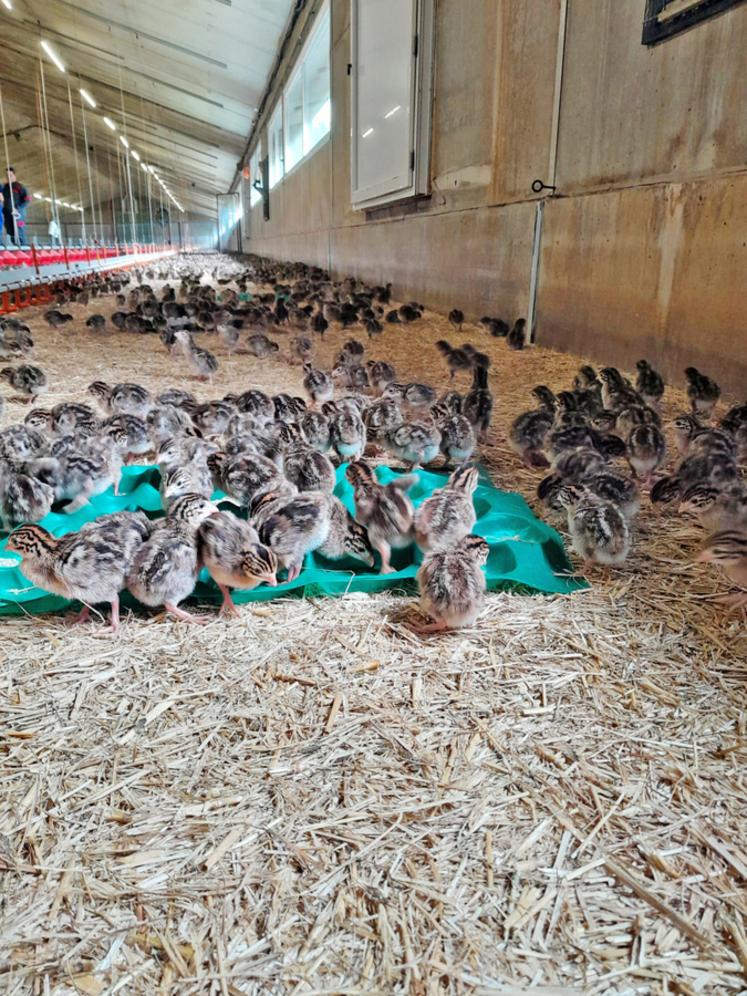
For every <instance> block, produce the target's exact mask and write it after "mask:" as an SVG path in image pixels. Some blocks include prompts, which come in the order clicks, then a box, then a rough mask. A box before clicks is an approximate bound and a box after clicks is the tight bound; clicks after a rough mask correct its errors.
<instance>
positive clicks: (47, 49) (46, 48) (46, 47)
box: [41, 41, 65, 73]
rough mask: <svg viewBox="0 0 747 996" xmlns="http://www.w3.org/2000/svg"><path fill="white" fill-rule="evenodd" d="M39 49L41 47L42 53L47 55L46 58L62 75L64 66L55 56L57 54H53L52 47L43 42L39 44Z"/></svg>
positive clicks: (57, 56)
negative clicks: (47, 57)
mask: <svg viewBox="0 0 747 996" xmlns="http://www.w3.org/2000/svg"><path fill="white" fill-rule="evenodd" d="M41 47H42V48H43V49H44V51H45V52H46V53H47V55H48V56H49V58H50V59H51V60H52V62H53V63H54V64H55V66H57V68H58V69H59V71H60V72H61V73H64V72H65V67H64V65H63V64H62V60H61V59H60V57H59V55H57V53H56V52H55V50H54V49H53V48H52V46H51V45H50V44H49V42H45V41H43V42H42V43H41Z"/></svg>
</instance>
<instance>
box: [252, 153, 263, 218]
mask: <svg viewBox="0 0 747 996" xmlns="http://www.w3.org/2000/svg"><path fill="white" fill-rule="evenodd" d="M260 156H261V150H260V146H259V145H257V148H256V149H255V150H254V152H253V153H252V157H251V159H250V160H249V203H250V204H251V206H252V207H254V205H255V204H259V202H260V201H261V200H262V193H261V191H259V190H257V188H256V187H255V186H254V184H255V183H256V182H257V180H259V181H261V180H262V171H261V170H260V168H259V161H260Z"/></svg>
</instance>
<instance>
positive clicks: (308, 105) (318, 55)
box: [283, 4, 332, 173]
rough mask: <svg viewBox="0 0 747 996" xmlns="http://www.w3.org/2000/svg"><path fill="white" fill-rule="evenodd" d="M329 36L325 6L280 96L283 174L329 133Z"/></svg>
mask: <svg viewBox="0 0 747 996" xmlns="http://www.w3.org/2000/svg"><path fill="white" fill-rule="evenodd" d="M329 35H330V15H329V4H327V6H326V7H325V8H324V9H323V10H322V12H321V13H320V14H319V15H318V17H317V19H316V21H315V22H314V29H313V31H312V32H311V35H310V36H309V38H308V41H307V42H306V44H305V45H304V48H303V51H302V52H301V56H300V58H299V60H298V63H297V64H296V68H295V69H294V71H293V75H292V76H291V78H290V80H289V81H288V83H287V85H286V87H285V91H284V93H283V108H284V116H285V122H284V123H285V163H284V166H285V172H286V173H287V172H289V171H290V170H292V169H293V167H294V166H296V165H297V164H298V163H300V162H301V160H302V159H304V158H305V157H306V156H308V155H309V153H310V152H312V151H313V149H315V148H316V146H317V145H318V144H319V142H321V140H322V139H323V138H325V137H326V136H327V135H328V134H329V131H330V126H331V123H332V105H331V100H330V77H329Z"/></svg>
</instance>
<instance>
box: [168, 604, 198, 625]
mask: <svg viewBox="0 0 747 996" xmlns="http://www.w3.org/2000/svg"><path fill="white" fill-rule="evenodd" d="M163 607H164V608H165V609H166V611H167V612H169V613H170V614H171V615H172V616H175V618H177V619H181V620H182V622H188V623H195V624H196V625H198V626H206V625H207V622H208V620H207V619H205V618H203V617H202V616H193V615H192V614H191V613H190V612H185V611H184V609H180V608H179V606H178V605H172V604H171V602H164V605H163Z"/></svg>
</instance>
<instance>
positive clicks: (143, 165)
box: [140, 163, 148, 173]
mask: <svg viewBox="0 0 747 996" xmlns="http://www.w3.org/2000/svg"><path fill="white" fill-rule="evenodd" d="M140 169H143V170H145V172H146V173H147V172H148V167H147V166H146V165H145V163H140Z"/></svg>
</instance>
